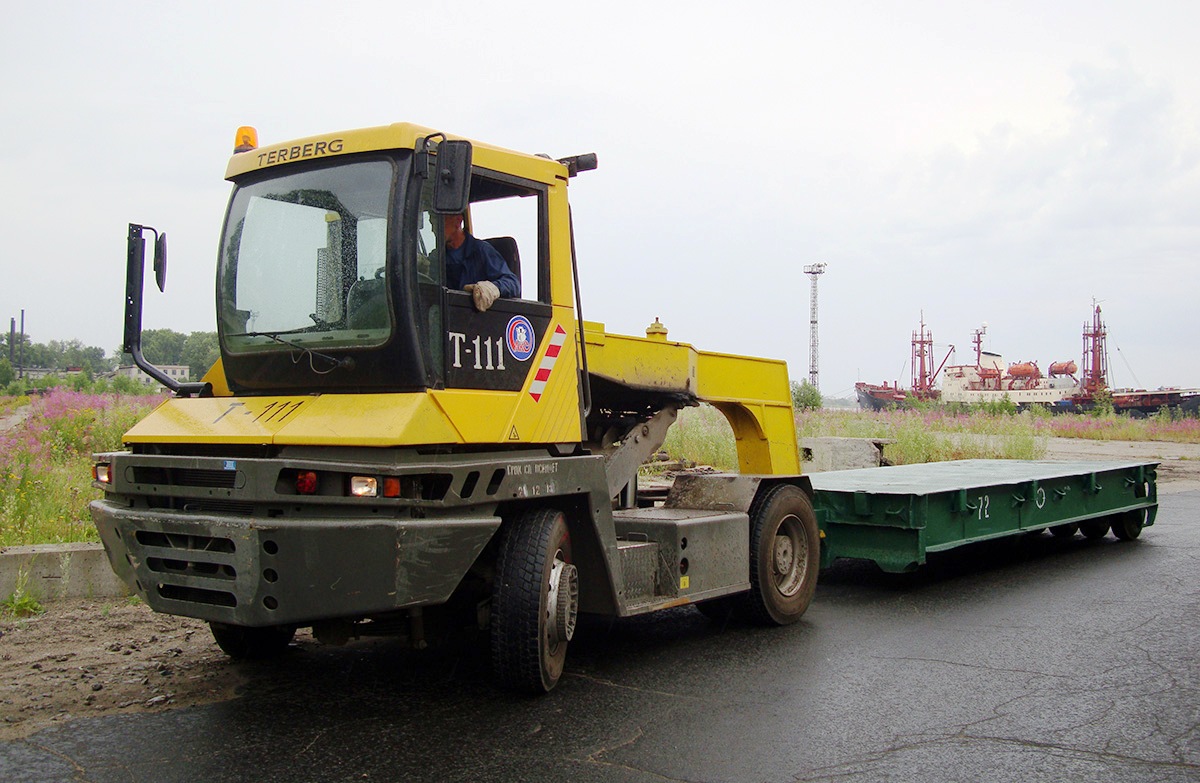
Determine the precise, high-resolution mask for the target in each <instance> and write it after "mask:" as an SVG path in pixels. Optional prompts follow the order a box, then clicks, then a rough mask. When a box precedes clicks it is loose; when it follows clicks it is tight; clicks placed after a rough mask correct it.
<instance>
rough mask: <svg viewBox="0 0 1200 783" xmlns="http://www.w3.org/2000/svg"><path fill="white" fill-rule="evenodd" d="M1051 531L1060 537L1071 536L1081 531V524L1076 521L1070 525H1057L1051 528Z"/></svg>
mask: <svg viewBox="0 0 1200 783" xmlns="http://www.w3.org/2000/svg"><path fill="white" fill-rule="evenodd" d="M1050 532H1051V533H1053V534H1054V535H1055V536H1058V537H1059V538H1071V537H1072V536H1074V535H1075V534H1076V533H1078V532H1079V525H1078V524H1077V523H1075V522H1072V523H1070V524H1068V525H1055V526H1054V527H1052V528H1050Z"/></svg>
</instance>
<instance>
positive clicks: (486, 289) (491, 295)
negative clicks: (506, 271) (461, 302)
mask: <svg viewBox="0 0 1200 783" xmlns="http://www.w3.org/2000/svg"><path fill="white" fill-rule="evenodd" d="M463 290H464V291H470V292H471V298H472V299H474V300H475V309H476V310H478V311H479V312H481V313H482V312H483V311H485V310H487V309H488V308H489V307H491V306H492V304H494V303H495V301H496V300H497V299H499V298H500V289H499V288H497V287H496V284H495V283H493V282H492V281H491V280H480V281H479V282H478V283H473V284H471V285H467V286H463Z"/></svg>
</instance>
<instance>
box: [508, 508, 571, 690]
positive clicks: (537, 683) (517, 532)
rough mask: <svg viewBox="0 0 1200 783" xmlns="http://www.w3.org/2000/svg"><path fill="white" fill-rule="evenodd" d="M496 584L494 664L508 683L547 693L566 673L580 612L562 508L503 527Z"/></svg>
mask: <svg viewBox="0 0 1200 783" xmlns="http://www.w3.org/2000/svg"><path fill="white" fill-rule="evenodd" d="M501 536H502V537H501V539H500V549H499V553H498V554H497V557H496V581H495V584H494V585H493V588H492V631H491V643H492V667H493V668H494V669H495V671H496V676H497V678H498V679H499V680H500V682H501V683H502V684H503V685H505V686H506V687H509V688H512V689H514V690H518V691H525V692H528V693H535V694H536V693H545V692H547V691H549V690H550V689H551V688H553V687H554V686H555V685H556V684H557V683H558V680H559V678H560V677H561V676H562V672H563V664H564V662H565V661H566V657H567V643H568V642H570V641H571V637H572V636H574V634H575V620H576V616H577V614H578V612H579V572H578V571H577V570H576V568H575V566H574V565H573V564H572V558H571V536H570V533H569V532H568V530H567V523H566V520H565V519H564V518H563V514H562V512H561V511H558V510H557V509H551V508H542V509H535V510H532V511H528V512H525V513H523V514H521V515H520V516H519V517H517V518H516V519H514V520H513V521H512V523H511V524H510V525H508V526H507V527H506V529H505V530H504V531H503V532H502V534H501Z"/></svg>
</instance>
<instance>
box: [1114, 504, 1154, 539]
mask: <svg viewBox="0 0 1200 783" xmlns="http://www.w3.org/2000/svg"><path fill="white" fill-rule="evenodd" d="M1145 524H1146V510H1145V509H1137V510H1135V511H1124V512H1122V513H1120V514H1115V515H1114V516H1113V518H1112V532H1113V535H1114V536H1116V537H1117V538H1118V539H1119V540H1121V541H1132V540H1134V539H1135V538H1137V537H1138V536H1140V535H1141V534H1142V527H1143V526H1144V525H1145Z"/></svg>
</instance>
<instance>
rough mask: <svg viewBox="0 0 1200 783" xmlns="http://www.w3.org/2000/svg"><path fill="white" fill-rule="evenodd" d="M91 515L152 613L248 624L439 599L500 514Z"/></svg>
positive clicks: (100, 503) (110, 509)
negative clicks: (383, 516) (432, 516)
mask: <svg viewBox="0 0 1200 783" xmlns="http://www.w3.org/2000/svg"><path fill="white" fill-rule="evenodd" d="M91 512H92V519H93V521H94V522H95V524H96V527H97V529H98V530H99V531H100V538H101V540H102V541H103V542H104V548H105V550H106V551H107V553H108V559H109V561H110V562H111V563H112V567H113V570H114V571H116V573H117V575H118V576H119V577H120V578H121V579H122V580H123V581H124V582H125V583H126V584H128V585H129V587H130V588H131V589H132V590H134V591H135V592H136V593H137V595H138V596H140V597H141V598H142V600H144V601H145V602H146V603H147V604H148V605H149V606H150V607H151V608H152V609H154V610H155V611H158V612H163V613H166V614H174V615H183V616H185V617H196V618H200V619H203V620H216V621H218V622H223V623H229V624H233V625H243V626H267V625H300V626H302V625H307V624H311V623H312V622H314V621H317V620H323V619H331V618H337V617H365V616H369V615H372V614H379V613H383V612H387V611H391V610H394V609H398V608H402V607H409V606H422V605H432V604H439V603H443V602H445V601H446V600H447V599H448V598H449V597H450V594H451V593H453V592H454V589H455V587H457V586H458V584H459V582H460V581H461V580H462V577H463V575H464V574H465V573H466V572H467V570H468V569H469V568H470V567H471V565H472V564H473V563H474V562H475V560H476V558H477V557H478V556H479V554H480V552H481V551H483V548H484V547H485V546H486V545H487V543H488V541H489V540H490V539H491V537H492V535H493V534H494V533H495V532H496V530H497V529H498V528H499V526H500V519H499V518H498V517H483V518H479V517H475V518H469V519H468V518H461V519H456V518H449V519H447V518H439V519H412V520H398V519H354V520H348V519H311V518H305V519H302V520H300V519H260V518H256V517H236V516H213V515H198V514H194V513H183V512H177V511H167V510H133V509H130V508H128V507H124V506H121V505H118V504H114V503H111V502H109V501H107V500H96V501H93V502H92V504H91Z"/></svg>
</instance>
